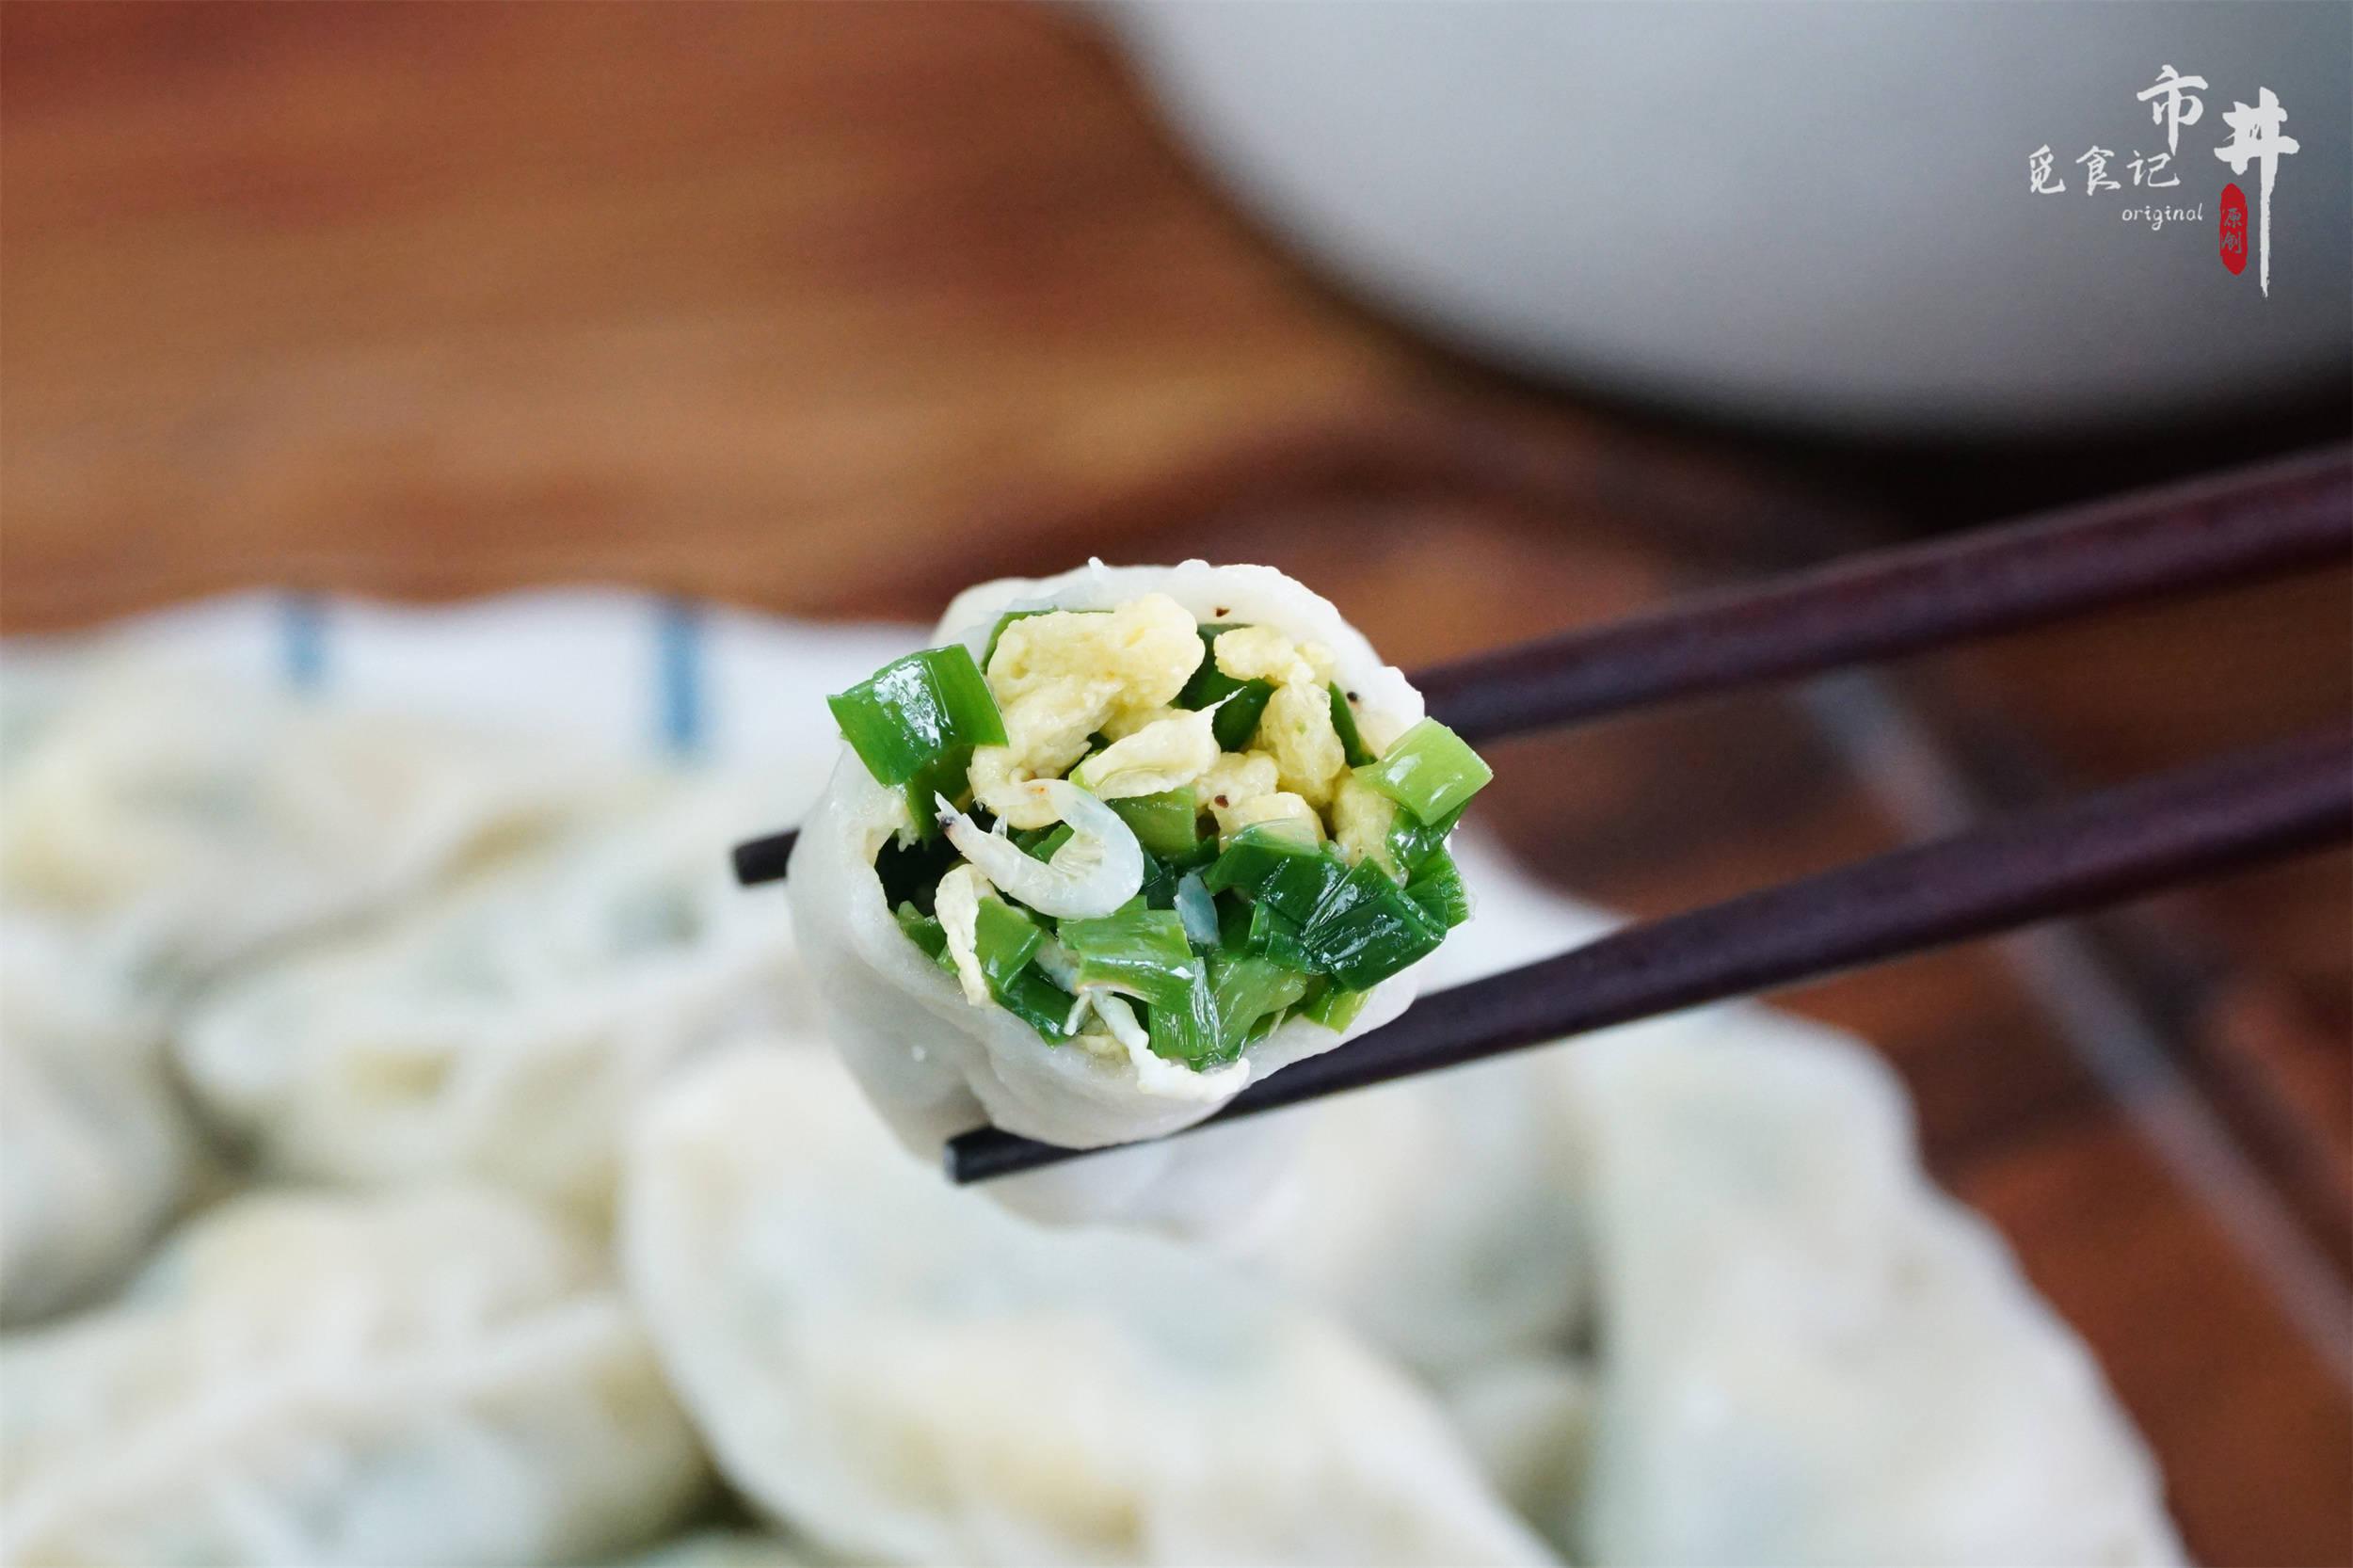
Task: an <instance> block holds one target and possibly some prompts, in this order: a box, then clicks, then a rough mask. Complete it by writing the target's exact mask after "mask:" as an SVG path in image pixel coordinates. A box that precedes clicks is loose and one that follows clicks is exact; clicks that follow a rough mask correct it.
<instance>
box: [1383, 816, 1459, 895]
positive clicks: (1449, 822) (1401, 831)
mask: <svg viewBox="0 0 2353 1568" xmlns="http://www.w3.org/2000/svg"><path fill="white" fill-rule="evenodd" d="M1462 820H1463V814H1462V813H1461V812H1460V811H1451V812H1449V813H1448V814H1447V815H1445V816H1443V817H1440V818H1439V819H1438V820H1437V821H1436V822H1433V823H1426V822H1423V821H1422V820H1421V819H1420V818H1419V817H1417V816H1415V815H1414V814H1413V813H1412V812H1411V811H1400V812H1399V813H1398V814H1397V817H1396V820H1395V821H1393V822H1391V823H1390V824H1389V856H1390V858H1391V859H1393V860H1395V861H1396V862H1397V865H1398V869H1399V870H1400V871H1401V872H1404V873H1405V876H1406V878H1407V880H1409V881H1410V880H1411V879H1412V877H1413V874H1414V873H1415V872H1417V871H1419V870H1421V866H1422V862H1423V861H1425V860H1427V859H1429V858H1430V856H1433V855H1434V854H1437V853H1438V852H1439V851H1441V850H1443V849H1445V847H1446V840H1447V835H1448V834H1449V833H1452V832H1453V831H1454V824H1456V823H1458V822H1461V821H1462Z"/></svg>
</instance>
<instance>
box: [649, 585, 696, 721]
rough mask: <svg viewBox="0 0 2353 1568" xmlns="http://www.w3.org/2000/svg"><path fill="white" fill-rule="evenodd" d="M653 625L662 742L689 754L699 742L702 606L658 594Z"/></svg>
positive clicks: (658, 716)
mask: <svg viewBox="0 0 2353 1568" xmlns="http://www.w3.org/2000/svg"><path fill="white" fill-rule="evenodd" d="M654 626H655V632H654V635H655V649H656V654H655V657H656V661H657V664H656V670H657V685H656V688H655V691H656V698H655V699H656V701H657V702H658V703H659V705H660V706H659V710H658V712H657V715H656V716H657V720H658V723H659V727H660V732H661V736H662V744H663V746H664V749H666V750H667V751H668V752H669V753H670V755H671V756H673V757H679V758H685V757H692V756H694V755H695V754H696V752H697V751H699V750H701V749H702V744H703V615H702V606H700V605H699V604H696V602H694V601H693V600H685V599H667V600H663V601H662V605H661V608H660V610H659V611H658V612H657V615H656V617H655V623H654Z"/></svg>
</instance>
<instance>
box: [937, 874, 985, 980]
mask: <svg viewBox="0 0 2353 1568" xmlns="http://www.w3.org/2000/svg"><path fill="white" fill-rule="evenodd" d="M987 888H988V883H987V882H986V881H985V880H984V879H983V877H982V876H981V872H980V869H979V868H978V867H976V866H969V865H967V864H965V863H964V862H962V861H958V862H957V863H956V864H955V865H953V866H952V867H950V868H949V869H948V873H947V874H946V875H945V876H943V877H941V878H940V879H939V888H938V890H937V891H936V892H935V893H933V895H932V913H933V914H934V915H935V916H936V917H937V918H938V920H939V928H940V929H941V930H942V931H945V932H946V933H947V934H948V956H949V957H951V958H952V959H954V960H955V964H956V983H957V984H960V985H962V986H963V987H964V1000H967V1001H968V1002H970V1003H971V1004H972V1005H973V1006H975V1007H986V1006H987V1005H988V1004H989V1001H990V997H989V994H988V980H987V977H986V976H984V975H983V974H982V973H981V953H980V947H979V933H980V922H981V894H982V893H984V892H985V891H986V890H987Z"/></svg>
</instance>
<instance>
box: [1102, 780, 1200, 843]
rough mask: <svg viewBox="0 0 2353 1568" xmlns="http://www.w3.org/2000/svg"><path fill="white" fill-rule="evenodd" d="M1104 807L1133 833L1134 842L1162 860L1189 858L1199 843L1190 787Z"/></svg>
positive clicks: (1136, 797) (1198, 825)
mask: <svg viewBox="0 0 2353 1568" xmlns="http://www.w3.org/2000/svg"><path fill="white" fill-rule="evenodd" d="M1107 804H1108V805H1109V806H1110V807H1111V808H1112V810H1114V811H1116V812H1118V813H1119V819H1120V821H1122V822H1124V823H1126V824H1128V826H1129V827H1131V828H1133V829H1135V834H1136V842H1138V843H1140V844H1142V845H1143V846H1144V848H1145V849H1148V850H1150V851H1151V852H1152V853H1153V854H1155V855H1158V856H1162V857H1163V858H1168V857H1173V856H1183V855H1190V854H1192V853H1193V846H1194V845H1196V844H1198V843H1199V842H1200V841H1201V817H1200V810H1199V808H1197V807H1196V806H1194V804H1193V787H1192V786H1191V785H1186V786H1185V787H1184V788H1182V789H1177V790H1164V791H1162V792H1160V793H1159V794H1151V795H1129V796H1128V797H1126V798H1125V799H1122V800H1114V801H1111V802H1108V803H1107Z"/></svg>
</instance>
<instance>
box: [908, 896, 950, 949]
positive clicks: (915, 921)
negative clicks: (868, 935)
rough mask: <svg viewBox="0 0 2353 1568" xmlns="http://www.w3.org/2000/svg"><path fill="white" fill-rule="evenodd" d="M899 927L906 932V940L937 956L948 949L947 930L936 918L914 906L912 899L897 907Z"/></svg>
mask: <svg viewBox="0 0 2353 1568" xmlns="http://www.w3.org/2000/svg"><path fill="white" fill-rule="evenodd" d="M898 916H899V929H900V930H902V931H904V932H905V933H906V934H907V940H908V941H910V942H913V943H914V944H915V945H916V946H917V947H919V948H921V949H922V950H923V951H924V952H927V953H930V954H931V955H932V956H933V957H934V958H937V957H938V956H939V955H940V954H941V953H943V952H947V951H948V932H947V929H946V928H945V927H943V926H942V925H941V924H940V923H939V922H938V921H937V920H934V919H932V918H931V917H930V916H929V915H926V914H923V913H921V912H920V911H919V910H918V909H917V908H916V907H915V903H914V901H913V900H912V899H910V900H908V901H906V902H905V903H904V904H900V905H899V908H898Z"/></svg>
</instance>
